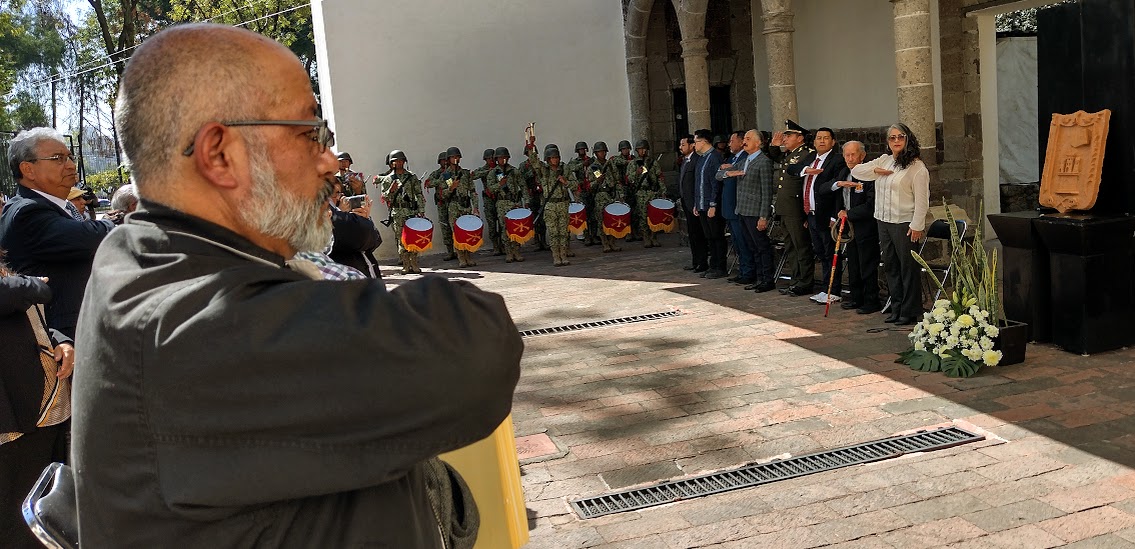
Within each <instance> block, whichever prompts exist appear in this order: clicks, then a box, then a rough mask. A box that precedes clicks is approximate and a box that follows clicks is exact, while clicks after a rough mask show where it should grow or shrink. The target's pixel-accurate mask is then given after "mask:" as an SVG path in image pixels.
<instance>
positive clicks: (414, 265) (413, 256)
mask: <svg viewBox="0 0 1135 549" xmlns="http://www.w3.org/2000/svg"><path fill="white" fill-rule="evenodd" d="M408 254H409V256H410V272H412V273H415V274H422V268H421V267H419V266H418V254H417V253H415V252H408Z"/></svg>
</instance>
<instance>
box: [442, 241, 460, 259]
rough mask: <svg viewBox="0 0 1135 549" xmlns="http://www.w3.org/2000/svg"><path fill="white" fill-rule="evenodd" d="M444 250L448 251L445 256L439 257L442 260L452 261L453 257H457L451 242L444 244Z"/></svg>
mask: <svg viewBox="0 0 1135 549" xmlns="http://www.w3.org/2000/svg"><path fill="white" fill-rule="evenodd" d="M445 250H446V251H448V252H449V253H448V254H446V256H445V257H443V258H441V260H442V261H453V260H454V259H457V253H456V252H454V251H453V244H446V245H445Z"/></svg>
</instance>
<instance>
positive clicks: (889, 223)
mask: <svg viewBox="0 0 1135 549" xmlns="http://www.w3.org/2000/svg"><path fill="white" fill-rule="evenodd" d="M887 145H888V146H889V147H890V149H891V154H885V155H883V156H880V157H879V158H876V159H875V160H872V161H870V162H865V163H863V164H859V165H858V166H855V167H854V168H852V170H851V175H852V177H855V178H857V179H860V180H863V181H874V182H875V219H876V220H878V221H879V248H880V250H881V251H882V256H883V267H884V269H885V270H886V272H887V287H888V288H889V289H890V293H891V315H890V316H889V317H887V319H886V322H893V323H894V324H895V325H897V326H906V325H910V324H914V323H915V322H917V321H918V319H919V318H920V317H921V316H922V312H923V310H922V276H921V269H920V268H919V265H918V262H916V261H915V260H914V257H913V256H911V255H910V252H911V250H913V249H914V245H915V243H916V242H918V241H920V240H922V236H923V234H925V232H926V227H927V224H928V219H927V217H928V214H929V211H930V172H929V171H927V169H926V164H924V163H923V162H922V160H920V159H919V158H918V156H919V147H918V138H916V137H915V136H914V132H912V131H910V128H909V127H907V125H906V124H903V123H901V122H900V123H897V124H893V125H892V126H891V127H890V128H888V129H887Z"/></svg>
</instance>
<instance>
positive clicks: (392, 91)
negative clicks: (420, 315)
mask: <svg viewBox="0 0 1135 549" xmlns="http://www.w3.org/2000/svg"><path fill="white" fill-rule="evenodd" d="M312 21H313V24H314V25H315V38H316V49H317V53H318V56H319V82H320V88H321V92H322V97H321V99H322V102H323V110H324V114H325V116H327V117H328V119H329V120H330V121H331V125H332V127H333V128H334V130H335V135H336V141H337V143H338V146H337V147H336V149H337V150H339V151H348V152H350V153H351V156H352V157H353V158H354V159H355V161H356V164H355V166H354V168H355V169H356V170H360V171H363V172H364V173H366V174H367V175H368V178H369V176H370V175H371V174H374V173H377V172H380V171H384V166H383V165H382V163H383V160H384V157H385V156H386V153H387V152H389V151H390V150H391V149H395V148H399V149H402V150H404V151H406V154H407V156H408V157H409V158H410V166H409V167H410V169H411V170H412V171H414V172H415V173H417V174H418V175H419V176H421V177H424V176H425V174H427V173H429V172H430V171H432V170H433V169H434V168H436V159H437V153H438V152H440V151H443V150H445V148H446V147H449V146H457V147H460V148H461V152H462V153H463V154H464V158H463V159H462V163H461V164H462V166H463V167H465V168H469V169H472V168H475V167H477V166H479V165H481V164H482V161H481V152H482V151H483V150H484V149H486V148H490V147H497V146H501V145H503V146H507V147H508V148H509V150H510V152H511V153H512V157H513V164H517V163H519V161H521V160H523V158H522V156H523V151H522V149H521V145H522V144H523V131H524V126H525V124H527V123H528V122H531V121H535V122H536V133H537V136H538V138H539V145H540V147H541V149H542V148H543V145H544V144H546V143H556V144H558V145H559V146H560V150H561V152H562V153H563V154H564V155H565V157H566V156H568V155H570V154H572V151H571V149H572V147H573V146H574V144H575V142H576V141H587V142H589V143H591V142H594V141H597V140H606V141H607V142H608V144H609V145H610V146H612V147H613V146H614V144H615V143H618V141H619V140H621V139H629V138H630V99H629V91H628V88H627V72H626V58H625V54H624V48H623V17H622V8H621V5H620V2H619V0H571V1H570V2H550V1H540V2H531V1H523V0H492V1H489V0H462V1H459V2H455V1H445V0H383V1H382V2H372V1H368V0H312ZM372 196H374V197H375V199H376V200H375V202H376V207H375V209H374V212H373V217H374V218H375V219H376V220H381V219H385V218H386V215H387V212H386V209H385V207H381V206H377V202H378V201H377V192H374V190H373V189H372ZM429 202H430V210H429V211H428V212H427V213H428V215H429V217H430V218H431V219H433V220H434V221H435V222H436V220H437V215H436V213H435V212H434V211H433V209H432V200H430V201H429ZM382 229H383V231H384V232H383V235H382V236H383V245H382V247H381V248H380V249H379V251H378V253H379V254H380V255H382V256H384V257H390V256H393V255H395V252H396V249H395V247H394V242H395V241H394V236H393V235H392V234H391V233H390V231H389V230H388V229H385V228H382ZM440 238H441V235H440V231H438V232H436V233H435V248H434V251H437V250H438V248H441V246H439V245H438V244H440V242H441V239H440Z"/></svg>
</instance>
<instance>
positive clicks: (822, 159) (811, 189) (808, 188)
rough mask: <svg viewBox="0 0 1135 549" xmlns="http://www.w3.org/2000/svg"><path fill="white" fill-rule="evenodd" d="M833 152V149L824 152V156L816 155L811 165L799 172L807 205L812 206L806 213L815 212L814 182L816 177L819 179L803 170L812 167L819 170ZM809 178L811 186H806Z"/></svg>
mask: <svg viewBox="0 0 1135 549" xmlns="http://www.w3.org/2000/svg"><path fill="white" fill-rule="evenodd" d="M833 150H835V149H828V152H826V153H824V154H820V155H816V158H815V159H813V160H812V163H811V164H808V165H807V166H805V167H804V169H803V170H800V176H801V177H803V178H804V191H805V192H807V193H808V204H809V205H810V206H812V211H810V212H808V213H813V212H815V211H816V183H815V181H816V177H819V176H818V175H807V174H805V173H804V170H807V169H808V168H811V167H812V166H815V167H816V168H817V169H818V168H820V167H821V166H823V165H824V162H825V161H827V159H828V155H829V154H831V153H832V151H833ZM809 177H810V178H812V185H811V186H809V185H808V178H809Z"/></svg>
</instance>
